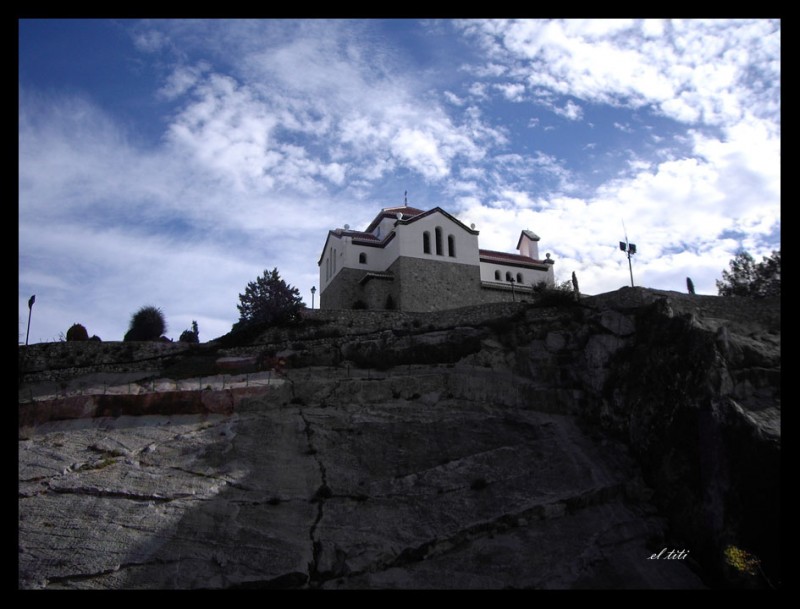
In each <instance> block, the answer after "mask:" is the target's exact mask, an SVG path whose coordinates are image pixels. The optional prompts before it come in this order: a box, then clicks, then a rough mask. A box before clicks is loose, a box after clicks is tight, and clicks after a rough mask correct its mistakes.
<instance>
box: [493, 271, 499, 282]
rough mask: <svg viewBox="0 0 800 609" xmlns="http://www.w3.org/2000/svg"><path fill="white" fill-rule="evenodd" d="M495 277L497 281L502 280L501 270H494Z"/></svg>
mask: <svg viewBox="0 0 800 609" xmlns="http://www.w3.org/2000/svg"><path fill="white" fill-rule="evenodd" d="M494 279H495V281H500V271H495V272H494Z"/></svg>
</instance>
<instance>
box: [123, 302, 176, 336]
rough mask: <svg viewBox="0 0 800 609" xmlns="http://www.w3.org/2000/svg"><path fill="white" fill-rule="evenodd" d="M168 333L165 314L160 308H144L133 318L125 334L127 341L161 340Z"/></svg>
mask: <svg viewBox="0 0 800 609" xmlns="http://www.w3.org/2000/svg"><path fill="white" fill-rule="evenodd" d="M166 331H167V323H166V322H165V321H164V313H162V312H161V309H159V308H158V307H151V306H148V307H142V308H141V309H139V310H138V311H137V312H136V313H134V314H133V317H131V324H130V328H129V329H128V331H127V332H126V333H125V338H124V340H125V341H132V340H159V337H160V336H162V335H163V334H164V333H165V332H166Z"/></svg>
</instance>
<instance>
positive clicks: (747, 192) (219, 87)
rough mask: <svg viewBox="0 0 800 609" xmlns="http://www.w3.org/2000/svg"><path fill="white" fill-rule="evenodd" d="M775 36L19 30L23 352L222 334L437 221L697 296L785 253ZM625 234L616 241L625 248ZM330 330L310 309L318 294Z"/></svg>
mask: <svg viewBox="0 0 800 609" xmlns="http://www.w3.org/2000/svg"><path fill="white" fill-rule="evenodd" d="M780 35H781V33H780V22H778V21H770V20H752V21H720V20H711V21H699V20H683V21H670V22H663V21H649V20H644V21H642V20H630V21H628V20H589V21H580V20H565V21H548V20H523V21H496V20H493V21H478V20H466V21H459V20H432V21H428V20H424V21H413V20H357V21H349V20H334V21H326V20H298V21H287V20H275V21H271V20H259V21H242V20H233V21H223V20H210V21H203V20H190V21H173V20H157V21H128V20H122V21H118V20H92V21H81V20H52V21H51V20H22V21H20V22H19V294H18V299H19V337H20V341H21V342H24V340H25V331H26V324H27V320H28V306H27V302H28V298H29V297H30V296H31V295H32V294H36V304H35V305H34V309H33V317H32V322H31V330H30V342H32V343H33V342H41V341H52V340H58V337H59V334H60V333H66V331H67V329H68V328H69V327H70V326H71V325H72V324H73V323H76V322H78V323H82V324H83V325H84V326H86V328H87V330H88V331H89V334H90V335H92V334H97V335H99V336H100V337H101V338H102V339H103V340H121V339H122V337H123V335H124V333H125V332H126V330H127V329H128V324H129V321H130V317H131V315H132V314H133V313H134V312H135V311H136V310H137V309H139V308H140V307H142V306H145V305H154V306H158V307H160V308H161V309H162V310H163V312H164V314H165V316H166V320H167V324H168V331H167V336H169V337H171V338H173V339H176V340H177V338H178V337H179V335H180V333H181V332H182V331H183V330H185V329H188V328H189V327H190V325H191V322H192V320H197V322H198V325H199V329H200V339H201V340H202V341H206V340H210V339H212V338H215V337H218V336H221V335H222V334H225V333H227V332H228V331H230V329H231V326H232V325H233V323H235V322H236V321H237V319H238V311H237V308H236V305H237V304H238V302H239V294H240V293H242V292H244V289H245V286H246V285H247V283H248V282H249V281H252V280H254V279H255V278H256V277H257V276H258V275H260V274H261V273H262V272H263V270H264V269H272V268H273V267H277V268H278V270H279V271H280V273H281V276H282V277H283V278H284V279H285V280H286V281H287V282H288V283H290V284H292V285H294V286H296V287H298V288H299V289H300V291H301V294H302V296H303V299H304V300H305V302H306V303H307V304H309V305H310V304H311V293H310V288H311V287H312V286H315V285H316V286H318V285H319V274H318V267H317V260H318V259H319V256H320V253H321V249H322V246H323V244H324V241H325V237H326V235H327V231H328V230H329V229H332V228H337V227H341V226H343V225H344V224H345V223H347V224H350V226H351V227H353V228H358V229H363V228H365V227H366V226H367V224H368V223H369V222H370V220H371V219H372V218H373V217H374V216H375V214H376V213H377V212H378V211H379V210H380V208H382V207H389V206H394V205H400V204H402V202H403V197H404V192H405V191H408V203H409V205H413V206H415V207H420V208H423V209H428V208H431V207H434V206H440V207H442V208H444V209H446V210H448V211H449V212H451V213H453V214H454V215H456V216H457V217H458V218H459V219H460V220H462V221H463V222H464V223H466V224H468V225H469V224H470V223H475V224H476V228H477V229H478V230H479V231H480V237H479V239H480V244H481V247H482V248H486V249H496V250H501V251H509V252H511V251H514V247H515V245H516V243H517V239H518V237H519V232H520V230H522V229H530V230H533V231H534V232H536V233H537V234H538V235H539V236H540V237H541V241H540V249H541V252H542V253H544V252H550V253H551V255H552V257H553V258H554V259H555V261H556V264H555V272H556V278H557V279H558V280H560V281H563V280H566V279H569V277H570V276H571V273H572V272H573V271H575V272H576V273H577V275H578V278H579V281H580V285H581V291H582V292H585V293H588V294H594V293H600V292H606V291H610V290H616V289H618V288H620V287H622V286H624V285H629V284H630V277H629V273H628V261H627V258H626V256H625V254H624V253H623V252H621V251H620V250H619V245H618V243H619V241H620V240H624V238H625V230H626V231H627V236H628V238H629V240H630V241H631V242H633V243H636V245H637V248H638V253H637V254H636V255H635V256H634V257H633V275H634V281H635V282H636V284H637V285H643V286H646V287H652V288H658V289H665V290H676V291H680V292H685V290H686V287H685V286H686V277H687V276H690V277H691V278H692V280H693V282H694V285H695V287H696V291H697V292H698V293H701V294H716V287H715V284H714V281H715V279H718V278H720V277H721V273H722V270H723V269H726V268H727V267H728V262H729V260H730V259H731V258H732V257H733V255H734V254H735V253H736V252H737V250H739V249H740V248H743V249H746V250H748V251H749V252H750V253H751V254H753V255H754V256H755V257H756V259H758V260H760V259H761V257H762V256H764V255H769V254H770V252H771V251H772V250H773V249H778V248H780V227H781V220H780V177H781V176H780V130H781V125H780V73H781V68H780ZM623 223H624V227H625V229H623ZM316 304H317V305H318V304H319V293H317V298H316Z"/></svg>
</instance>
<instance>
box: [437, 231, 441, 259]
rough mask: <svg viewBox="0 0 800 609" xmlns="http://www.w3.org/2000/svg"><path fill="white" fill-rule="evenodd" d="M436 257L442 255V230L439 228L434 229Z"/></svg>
mask: <svg viewBox="0 0 800 609" xmlns="http://www.w3.org/2000/svg"><path fill="white" fill-rule="evenodd" d="M436 255H437V256H441V255H442V229H441V228H440V227H439V226H437V227H436Z"/></svg>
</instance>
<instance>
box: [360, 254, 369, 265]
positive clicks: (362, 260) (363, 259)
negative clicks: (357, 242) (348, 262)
mask: <svg viewBox="0 0 800 609" xmlns="http://www.w3.org/2000/svg"><path fill="white" fill-rule="evenodd" d="M358 263H359V264H366V263H367V255H366V254H365V253H364V252H361V253H360V254H359V255H358Z"/></svg>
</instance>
